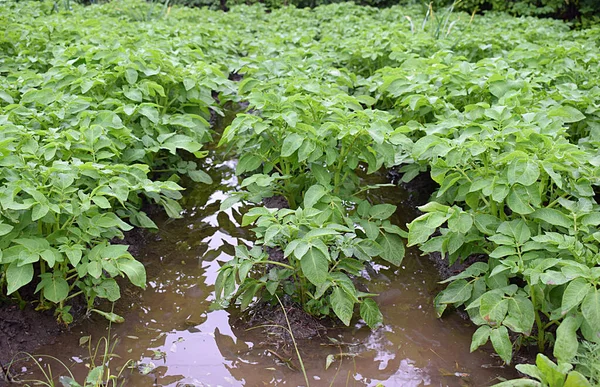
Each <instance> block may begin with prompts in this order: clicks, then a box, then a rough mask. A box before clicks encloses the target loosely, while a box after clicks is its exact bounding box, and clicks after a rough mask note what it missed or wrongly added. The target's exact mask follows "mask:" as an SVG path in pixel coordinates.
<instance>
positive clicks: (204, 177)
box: [188, 169, 213, 184]
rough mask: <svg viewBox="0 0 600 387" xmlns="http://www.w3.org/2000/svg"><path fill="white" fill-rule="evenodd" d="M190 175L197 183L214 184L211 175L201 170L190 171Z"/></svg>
mask: <svg viewBox="0 0 600 387" xmlns="http://www.w3.org/2000/svg"><path fill="white" fill-rule="evenodd" d="M188 175H189V176H190V177H191V178H192V180H194V181H195V182H196V183H204V184H212V183H213V180H212V177H210V175H209V174H208V173H206V172H204V171H201V170H199V169H197V170H191V171H188Z"/></svg>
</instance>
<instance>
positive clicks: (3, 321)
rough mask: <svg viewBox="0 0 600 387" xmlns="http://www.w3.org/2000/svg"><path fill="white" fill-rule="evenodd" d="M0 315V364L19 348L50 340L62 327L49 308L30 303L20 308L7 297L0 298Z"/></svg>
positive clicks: (24, 349) (28, 350)
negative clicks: (3, 300) (5, 299)
mask: <svg viewBox="0 0 600 387" xmlns="http://www.w3.org/2000/svg"><path fill="white" fill-rule="evenodd" d="M0 316H2V317H0V364H1V365H3V366H4V368H7V367H8V364H9V363H10V362H11V361H12V360H13V358H14V357H15V355H17V354H18V353H20V352H26V353H32V351H34V350H35V349H36V348H38V347H39V346H40V345H42V344H52V343H53V342H54V340H55V338H56V336H57V335H58V334H59V333H60V332H61V331H62V330H63V329H62V327H61V326H59V325H58V324H57V322H56V319H55V318H54V316H53V314H52V312H51V311H43V312H42V311H36V310H34V309H33V308H32V307H31V306H26V307H25V308H24V309H22V310H21V309H20V308H19V306H18V305H14V304H13V303H10V302H8V301H6V302H0ZM1 385H2V377H0V386H1Z"/></svg>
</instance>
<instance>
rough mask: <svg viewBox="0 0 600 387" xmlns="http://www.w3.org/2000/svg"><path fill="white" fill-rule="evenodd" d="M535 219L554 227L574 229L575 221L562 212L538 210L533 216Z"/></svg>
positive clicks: (549, 209)
mask: <svg viewBox="0 0 600 387" xmlns="http://www.w3.org/2000/svg"><path fill="white" fill-rule="evenodd" d="M531 216H532V217H533V218H534V219H541V220H543V221H544V222H547V223H550V224H551V225H554V226H561V227H566V228H569V227H572V226H573V221H572V220H571V219H569V217H567V215H565V214H563V213H562V212H560V211H558V210H555V209H553V208H538V209H537V210H535V211H534V212H533V214H531Z"/></svg>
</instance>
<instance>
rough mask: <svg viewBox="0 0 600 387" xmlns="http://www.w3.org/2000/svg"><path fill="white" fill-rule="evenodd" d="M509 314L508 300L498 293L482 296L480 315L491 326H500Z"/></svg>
mask: <svg viewBox="0 0 600 387" xmlns="http://www.w3.org/2000/svg"><path fill="white" fill-rule="evenodd" d="M507 312H508V300H506V299H505V298H504V297H503V296H502V295H501V294H499V293H497V292H487V293H484V294H483V295H482V296H481V302H480V306H479V315H480V316H481V318H483V319H484V320H485V321H487V322H488V323H489V324H491V325H499V324H500V323H501V322H502V321H503V320H504V316H506V313H507Z"/></svg>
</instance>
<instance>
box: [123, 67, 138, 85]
mask: <svg viewBox="0 0 600 387" xmlns="http://www.w3.org/2000/svg"><path fill="white" fill-rule="evenodd" d="M125 79H126V80H127V83H129V84H130V85H133V84H134V83H136V82H137V79H138V72H137V71H135V70H134V69H127V70H125Z"/></svg>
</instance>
